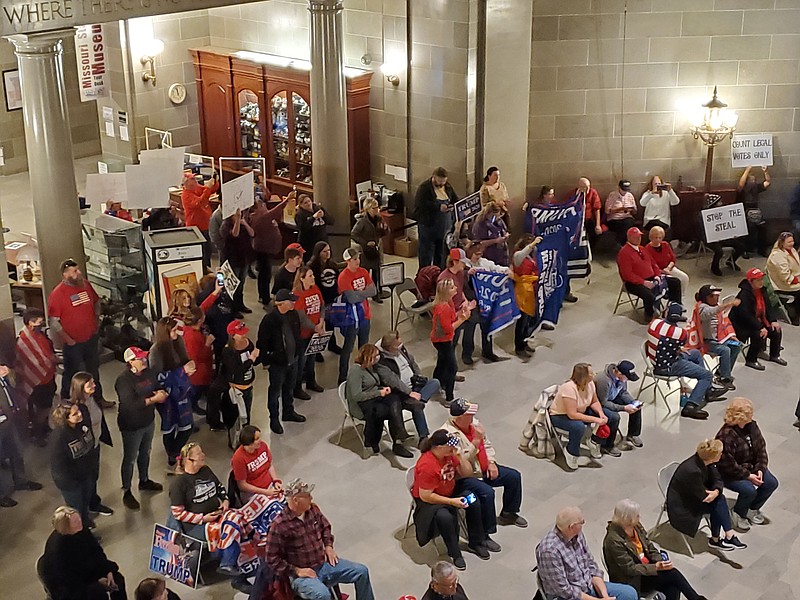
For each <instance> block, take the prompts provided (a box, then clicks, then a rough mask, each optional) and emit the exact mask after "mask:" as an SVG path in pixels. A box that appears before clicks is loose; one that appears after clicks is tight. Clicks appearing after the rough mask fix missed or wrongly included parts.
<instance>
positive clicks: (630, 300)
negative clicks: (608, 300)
mask: <svg viewBox="0 0 800 600" xmlns="http://www.w3.org/2000/svg"><path fill="white" fill-rule="evenodd" d="M623 294H624V295H625V296H626V297H627V300H625V299H623V297H622V296H623ZM640 302H641V298H639V297H638V296H634V295H633V294H631V293H630V292H629V291H628V290H627V288H626V287H625V282H624V281H623V282H622V283H621V284H620V288H619V294H617V302H616V304H614V313H613V314H617V311H618V310H619V307H620V306H625V305H630V306H631V307H633V310H639V309H640V308H643V306H639V303H640Z"/></svg>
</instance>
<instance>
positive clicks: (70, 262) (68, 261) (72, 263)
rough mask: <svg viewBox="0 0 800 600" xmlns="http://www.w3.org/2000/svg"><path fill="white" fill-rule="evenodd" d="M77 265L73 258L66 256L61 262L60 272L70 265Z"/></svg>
mask: <svg viewBox="0 0 800 600" xmlns="http://www.w3.org/2000/svg"><path fill="white" fill-rule="evenodd" d="M77 266H78V263H77V262H76V261H75V259H74V258H68V259H67V260H65V261H63V262H62V263H61V272H62V273H63V272H64V271H66V270H67V269H69V268H70V267H77Z"/></svg>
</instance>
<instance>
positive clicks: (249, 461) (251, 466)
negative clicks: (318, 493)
mask: <svg viewBox="0 0 800 600" xmlns="http://www.w3.org/2000/svg"><path fill="white" fill-rule="evenodd" d="M231 468H232V469H233V476H234V478H235V479H236V485H238V486H239V491H240V492H241V495H242V500H244V501H245V502H246V501H247V500H249V499H250V497H251V496H253V495H254V494H264V495H265V496H277V495H279V494H280V493H281V491H282V487H281V482H280V480H279V479H278V475H277V473H275V467H274V466H273V464H272V453H271V452H270V451H269V446H267V444H266V443H265V442H264V441H263V440H262V439H261V430H260V429H259V428H258V427H256V426H255V425H245V426H244V427H243V428H242V432H241V433H240V434H239V447H238V448H237V449H236V452H234V453H233V457H232V458H231Z"/></svg>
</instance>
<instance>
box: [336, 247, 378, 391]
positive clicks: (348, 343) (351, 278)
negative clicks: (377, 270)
mask: <svg viewBox="0 0 800 600" xmlns="http://www.w3.org/2000/svg"><path fill="white" fill-rule="evenodd" d="M343 258H344V260H345V262H346V263H347V266H346V267H345V268H344V269H342V272H341V273H339V279H338V282H337V283H338V286H339V293H340V294H341V295H342V297H343V299H344V301H345V302H347V303H348V304H361V312H362V313H363V318H360V319H359V321H358V323H357V324H355V325H353V326H350V327H347V328H345V329H344V330H343V331H342V335H343V336H344V343H343V344H342V353H341V355H340V356H339V378H338V385H341V384H342V383H343V382H345V381H346V380H347V369H348V367H349V366H350V364H349V363H350V355H351V354H352V353H353V348H354V347H355V345H356V341H358V347H359V348H360V347H361V346H363V345H364V344H367V343H369V330H370V319H371V318H372V309H371V308H370V304H369V299H370V298H372V297H374V296H375V294H376V293H377V288H376V287H375V283H374V282H373V281H372V277H371V276H370V274H369V271H367V270H366V269H365V268H363V267H362V266H361V253H360V252H359V251H358V250H356V249H355V248H347V249H346V250H345V251H344V255H343ZM359 316H361V315H359Z"/></svg>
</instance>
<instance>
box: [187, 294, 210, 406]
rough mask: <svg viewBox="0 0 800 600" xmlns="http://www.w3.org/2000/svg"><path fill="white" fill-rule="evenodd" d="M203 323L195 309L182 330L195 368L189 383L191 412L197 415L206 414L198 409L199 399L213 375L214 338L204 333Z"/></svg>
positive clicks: (201, 317)
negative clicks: (190, 383)
mask: <svg viewBox="0 0 800 600" xmlns="http://www.w3.org/2000/svg"><path fill="white" fill-rule="evenodd" d="M212 297H213V296H209V298H212ZM205 322H206V315H205V313H204V312H203V310H202V309H201V308H198V307H195V308H193V309H191V310H190V311H189V316H188V317H187V319H186V322H185V326H184V328H183V345H184V346H186V354H188V355H189V359H190V360H193V361H194V365H195V368H196V370H195V372H194V373H192V374H191V375H190V376H189V381H191V382H192V410H193V411H194V412H195V413H196V414H198V415H205V414H206V411H205V409H203V408H201V407H200V399H201V398H206V396H207V395H208V387H209V386H210V385H211V379H212V377H213V374H214V349H213V347H212V344H213V343H214V336H213V335H211V334H210V333H207V332H206V330H205Z"/></svg>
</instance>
